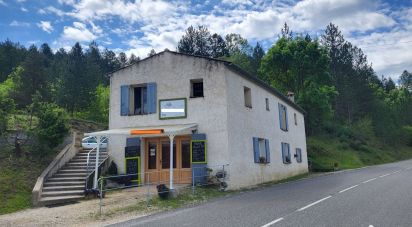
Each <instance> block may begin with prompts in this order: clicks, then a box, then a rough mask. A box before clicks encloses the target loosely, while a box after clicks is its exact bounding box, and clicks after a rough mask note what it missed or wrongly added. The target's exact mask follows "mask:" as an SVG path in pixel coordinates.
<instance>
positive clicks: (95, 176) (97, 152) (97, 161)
mask: <svg viewBox="0 0 412 227" xmlns="http://www.w3.org/2000/svg"><path fill="white" fill-rule="evenodd" d="M101 138H102V136H96V139H97V148H96V163H95V165H94V181H93V188H94V189H97V174H98V172H99V171H98V170H99V154H100V139H101Z"/></svg>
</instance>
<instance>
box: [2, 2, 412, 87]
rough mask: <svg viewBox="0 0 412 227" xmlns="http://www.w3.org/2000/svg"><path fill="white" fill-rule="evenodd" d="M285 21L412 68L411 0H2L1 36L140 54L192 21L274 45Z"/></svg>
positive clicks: (380, 64)
mask: <svg viewBox="0 0 412 227" xmlns="http://www.w3.org/2000/svg"><path fill="white" fill-rule="evenodd" d="M285 22H286V23H287V24H288V25H289V27H290V28H291V30H292V31H293V32H294V33H302V34H306V33H308V34H310V35H311V36H312V37H318V38H319V37H320V36H321V35H322V33H323V31H324V29H325V28H326V25H327V24H329V23H330V22H332V23H334V24H336V25H337V26H338V27H339V28H340V30H341V31H342V32H343V34H344V36H345V38H346V39H347V40H349V41H350V42H352V43H353V44H355V45H357V46H358V47H360V48H362V50H363V51H364V52H365V53H366V55H367V56H368V60H369V62H371V63H372V66H373V68H374V69H375V71H376V72H377V74H378V75H379V76H381V75H384V76H385V77H391V78H393V79H395V80H396V79H397V78H398V77H399V75H400V74H401V73H402V71H403V70H408V71H412V51H411V50H412V0H304V1H295V0H275V1H265V0H222V1H215V0H203V1H202V0H192V1H182V0H170V1H163V0H157V1H148V0H133V1H127V0H56V1H49V0H42V1H33V0H0V41H4V40H5V39H7V38H8V39H10V40H12V41H14V42H19V43H20V44H22V45H25V46H29V45H32V44H34V45H37V46H39V45H41V44H42V43H44V42H47V43H48V44H49V45H50V46H51V47H52V49H54V50H57V49H59V48H61V47H63V48H66V49H70V47H71V46H73V45H74V43H75V42H80V43H81V44H82V45H84V46H87V45H88V44H89V43H90V42H91V41H96V42H97V43H98V44H99V45H100V46H101V47H107V48H109V49H112V50H114V51H115V52H117V53H119V52H122V51H123V52H125V53H126V54H128V55H130V54H131V53H134V54H135V55H137V56H140V57H146V56H147V54H148V53H149V52H150V50H151V49H152V48H153V49H155V50H156V51H157V52H159V51H162V50H164V49H165V48H168V49H170V50H175V49H176V46H177V42H178V41H179V39H180V38H181V36H182V35H183V34H184V31H185V30H186V28H187V27H188V26H190V25H195V26H196V25H205V26H207V27H208V28H209V30H210V31H211V32H212V33H218V34H220V35H225V34H228V33H239V34H240V35H242V36H243V37H244V38H247V39H248V40H249V42H250V43H251V44H255V43H256V42H260V43H261V44H263V46H264V48H265V49H266V50H267V49H268V48H270V47H271V46H272V45H273V44H274V43H275V42H276V40H277V38H278V37H279V33H280V30H281V27H282V25H283V24H284V23H285Z"/></svg>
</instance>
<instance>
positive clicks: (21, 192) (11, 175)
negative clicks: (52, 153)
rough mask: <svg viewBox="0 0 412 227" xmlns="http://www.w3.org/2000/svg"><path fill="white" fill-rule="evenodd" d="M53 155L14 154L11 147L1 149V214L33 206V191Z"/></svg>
mask: <svg viewBox="0 0 412 227" xmlns="http://www.w3.org/2000/svg"><path fill="white" fill-rule="evenodd" d="M50 160H51V157H43V158H40V157H36V158H31V157H27V156H22V157H20V158H17V157H15V156H13V155H12V149H11V148H10V147H6V146H3V147H2V148H1V150H0V182H1V183H0V214H6V213H11V212H15V211H18V210H21V209H25V208H29V207H31V206H32V205H31V191H32V189H33V186H34V184H35V182H36V180H37V177H38V176H39V175H40V174H41V172H42V171H43V169H44V168H45V167H47V165H48V163H49V162H50Z"/></svg>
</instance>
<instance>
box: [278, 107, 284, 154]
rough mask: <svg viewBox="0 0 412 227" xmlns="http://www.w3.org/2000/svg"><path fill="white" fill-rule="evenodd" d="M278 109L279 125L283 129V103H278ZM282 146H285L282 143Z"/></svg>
mask: <svg viewBox="0 0 412 227" xmlns="http://www.w3.org/2000/svg"><path fill="white" fill-rule="evenodd" d="M278 109H279V127H280V129H283V121H282V104H280V103H278ZM282 146H283V145H282Z"/></svg>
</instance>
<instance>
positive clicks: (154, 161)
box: [144, 138, 160, 184]
mask: <svg viewBox="0 0 412 227" xmlns="http://www.w3.org/2000/svg"><path fill="white" fill-rule="evenodd" d="M145 141H146V146H145V157H144V159H145V183H146V184H158V182H159V181H160V175H159V169H160V168H159V160H160V157H159V139H158V138H151V139H146V140H145Z"/></svg>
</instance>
